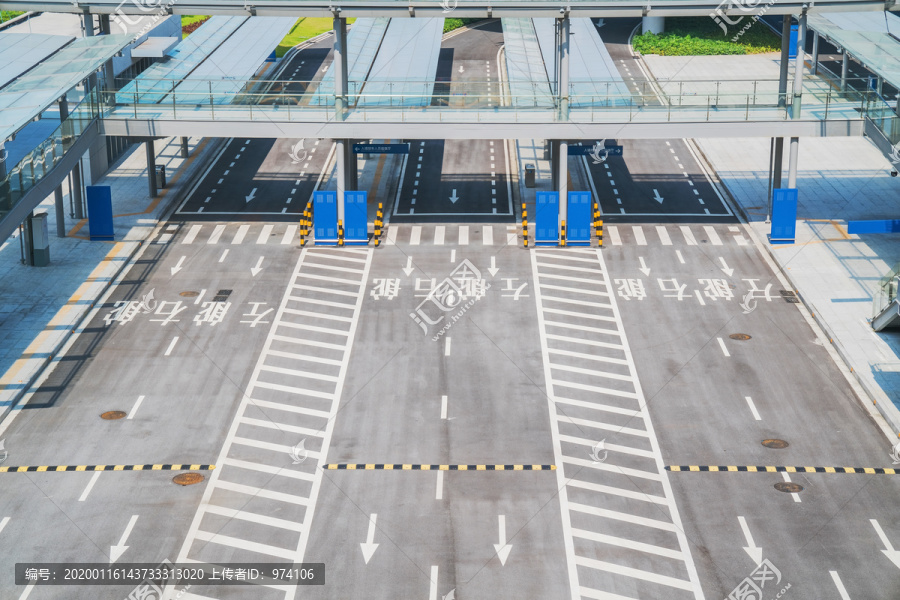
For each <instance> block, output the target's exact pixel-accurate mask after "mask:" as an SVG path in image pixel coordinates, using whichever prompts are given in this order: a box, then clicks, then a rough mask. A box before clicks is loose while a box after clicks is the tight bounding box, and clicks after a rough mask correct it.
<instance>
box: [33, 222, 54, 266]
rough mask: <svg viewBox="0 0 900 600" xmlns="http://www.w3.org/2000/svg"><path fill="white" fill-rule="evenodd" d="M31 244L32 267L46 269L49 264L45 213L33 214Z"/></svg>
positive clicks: (48, 240) (48, 239) (48, 235)
mask: <svg viewBox="0 0 900 600" xmlns="http://www.w3.org/2000/svg"><path fill="white" fill-rule="evenodd" d="M31 244H32V248H33V252H34V254H33V256H34V266H35V267H46V266H47V265H49V264H50V234H49V232H48V228H47V213H46V212H39V213H35V214H34V215H33V216H32V217H31Z"/></svg>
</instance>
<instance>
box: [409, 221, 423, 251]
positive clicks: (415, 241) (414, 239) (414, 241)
mask: <svg viewBox="0 0 900 600" xmlns="http://www.w3.org/2000/svg"><path fill="white" fill-rule="evenodd" d="M421 239H422V226H421V225H414V226H413V228H412V232H411V233H410V236H409V245H410V246H418V245H419V241H420V240H421Z"/></svg>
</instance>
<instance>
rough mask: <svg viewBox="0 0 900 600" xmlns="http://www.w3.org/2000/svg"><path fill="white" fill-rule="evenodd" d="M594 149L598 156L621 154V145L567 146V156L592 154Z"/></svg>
mask: <svg viewBox="0 0 900 600" xmlns="http://www.w3.org/2000/svg"><path fill="white" fill-rule="evenodd" d="M595 151H596V153H597V154H598V155H599V156H604V155H605V156H622V146H605V147H603V148H597V147H596V146H569V156H592V155H593V154H594V152H595Z"/></svg>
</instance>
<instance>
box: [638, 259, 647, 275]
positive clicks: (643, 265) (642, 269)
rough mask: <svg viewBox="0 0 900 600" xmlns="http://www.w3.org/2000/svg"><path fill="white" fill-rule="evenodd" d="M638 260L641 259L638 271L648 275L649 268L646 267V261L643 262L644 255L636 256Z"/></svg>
mask: <svg viewBox="0 0 900 600" xmlns="http://www.w3.org/2000/svg"><path fill="white" fill-rule="evenodd" d="M638 260H639V261H641V268H640V269H638V271H640V272H641V273H643V274H644V277H647V276H649V275H650V269H649V268H647V263H645V262H644V257H643V256H641V257H640V258H638Z"/></svg>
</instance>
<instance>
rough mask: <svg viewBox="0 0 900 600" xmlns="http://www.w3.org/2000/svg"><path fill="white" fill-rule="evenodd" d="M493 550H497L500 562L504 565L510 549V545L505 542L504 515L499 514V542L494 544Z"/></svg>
mask: <svg viewBox="0 0 900 600" xmlns="http://www.w3.org/2000/svg"><path fill="white" fill-rule="evenodd" d="M494 550H496V551H497V558H499V559H500V564H501V565H504V566H505V565H506V559H507V557H509V551H510V550H512V545H510V544H507V543H506V515H500V543H499V544H494Z"/></svg>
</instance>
